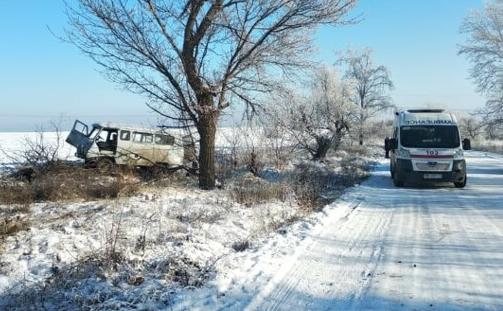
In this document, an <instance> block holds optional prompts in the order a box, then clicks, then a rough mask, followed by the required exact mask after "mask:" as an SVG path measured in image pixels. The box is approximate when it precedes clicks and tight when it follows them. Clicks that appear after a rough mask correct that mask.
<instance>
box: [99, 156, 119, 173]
mask: <svg viewBox="0 0 503 311" xmlns="http://www.w3.org/2000/svg"><path fill="white" fill-rule="evenodd" d="M114 167H115V163H114V162H113V161H112V160H111V159H107V158H104V159H99V160H98V162H97V163H96V168H97V169H98V171H99V172H100V173H104V174H110V173H111V172H112V170H113V169H114Z"/></svg>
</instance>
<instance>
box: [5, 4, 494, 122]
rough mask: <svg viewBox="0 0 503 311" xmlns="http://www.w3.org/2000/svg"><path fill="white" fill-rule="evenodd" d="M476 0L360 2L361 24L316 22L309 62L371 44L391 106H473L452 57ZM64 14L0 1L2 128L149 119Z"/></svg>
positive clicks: (464, 66)
mask: <svg viewBox="0 0 503 311" xmlns="http://www.w3.org/2000/svg"><path fill="white" fill-rule="evenodd" d="M481 6H482V1H481V0H407V1H404V0H361V1H360V3H359V5H358V6H357V8H356V9H355V10H354V11H353V12H352V15H353V16H357V15H361V16H362V20H361V21H360V22H359V23H357V24H354V25H347V26H343V27H338V28H333V27H323V28H322V29H320V31H319V32H318V34H317V36H316V40H315V44H316V47H317V48H318V54H317V55H315V58H317V59H319V60H320V61H322V62H325V63H327V64H333V63H334V62H335V60H336V51H338V50H342V49H345V48H348V47H352V48H363V47H369V48H372V49H373V50H374V56H375V61H376V63H378V64H383V65H385V66H387V67H388V68H389V69H390V71H391V73H392V79H393V82H394V83H395V89H394V90H393V92H392V93H391V95H392V97H393V100H394V103H395V104H396V105H397V106H399V107H403V108H407V107H420V106H424V105H429V106H441V107H444V108H448V109H451V110H458V111H473V110H475V109H477V108H479V107H481V106H482V105H483V104H484V98H483V97H481V96H480V95H478V94H477V93H476V92H475V87H474V84H473V83H472V82H471V81H470V80H469V79H468V68H469V64H468V62H467V61H466V60H465V59H464V57H463V56H458V55H457V45H458V44H460V43H462V42H463V36H462V35H460V34H459V27H460V25H461V22H462V20H463V18H464V17H465V16H466V15H467V14H468V13H469V12H470V10H473V9H480V8H481ZM65 22H66V18H65V15H64V6H63V1H62V0H46V1H36V0H31V1H8V0H0V38H1V40H2V43H1V45H0V72H1V74H0V108H1V110H0V131H32V130H34V129H36V128H37V127H39V126H40V125H41V124H43V123H47V122H48V121H49V120H58V119H60V118H62V119H64V121H65V122H64V126H65V127H67V126H68V124H69V121H70V120H73V119H74V118H81V119H84V120H87V121H98V120H101V121H105V120H110V121H116V122H118V121H121V122H125V123H144V124H145V123H155V120H156V116H155V114H153V113H152V112H150V111H149V110H148V108H147V107H146V106H145V104H144V103H145V100H144V99H143V98H142V97H140V96H137V95H133V94H131V93H129V92H127V91H124V90H122V89H121V87H120V86H119V85H116V84H113V83H111V82H109V81H107V80H106V79H105V78H104V77H103V76H102V75H101V74H100V73H99V72H98V69H99V68H98V66H97V65H96V64H94V63H93V62H92V61H91V60H89V59H88V58H87V57H86V56H84V55H82V54H81V53H80V52H79V51H78V50H77V49H76V48H75V47H73V46H71V45H68V44H66V43H62V42H60V40H58V39H57V38H56V37H55V36H54V35H53V34H52V33H51V31H49V29H51V30H52V31H54V32H55V33H62V31H63V27H65Z"/></svg>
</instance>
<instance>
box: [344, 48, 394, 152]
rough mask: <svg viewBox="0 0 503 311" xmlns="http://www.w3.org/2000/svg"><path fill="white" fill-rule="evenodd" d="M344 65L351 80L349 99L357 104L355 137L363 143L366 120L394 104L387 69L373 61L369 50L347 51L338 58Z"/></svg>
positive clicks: (346, 75) (391, 85) (391, 84)
mask: <svg viewBox="0 0 503 311" xmlns="http://www.w3.org/2000/svg"><path fill="white" fill-rule="evenodd" d="M339 63H341V64H342V65H343V66H344V67H345V69H346V70H345V71H346V72H345V78H346V79H349V80H351V81H352V83H353V88H354V92H353V94H354V96H353V98H352V101H353V103H354V104H355V105H357V106H358V113H357V115H356V118H357V120H358V140H359V144H360V145H363V141H364V129H365V123H366V121H367V120H368V119H370V118H372V117H374V116H375V115H376V114H377V113H378V112H380V111H383V110H385V109H388V108H391V107H393V105H392V103H391V97H390V96H389V95H388V92H389V91H390V90H391V89H393V82H392V81H391V77H390V73H389V70H388V69H387V68H386V67H384V66H382V65H375V64H374V62H373V59H372V50H370V49H364V50H362V51H353V50H349V51H347V53H346V55H345V56H343V57H341V59H340V60H339Z"/></svg>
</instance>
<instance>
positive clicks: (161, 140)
mask: <svg viewBox="0 0 503 311" xmlns="http://www.w3.org/2000/svg"><path fill="white" fill-rule="evenodd" d="M155 143H156V144H157V145H173V144H175V137H173V136H171V135H162V134H156V135H155Z"/></svg>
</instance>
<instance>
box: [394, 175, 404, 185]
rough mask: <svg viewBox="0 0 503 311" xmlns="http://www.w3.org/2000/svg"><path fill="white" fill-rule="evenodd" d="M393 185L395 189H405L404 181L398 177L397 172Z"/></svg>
mask: <svg viewBox="0 0 503 311" xmlns="http://www.w3.org/2000/svg"><path fill="white" fill-rule="evenodd" d="M393 184H394V185H395V187H403V180H401V179H400V178H399V177H398V174H397V173H396V172H393Z"/></svg>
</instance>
